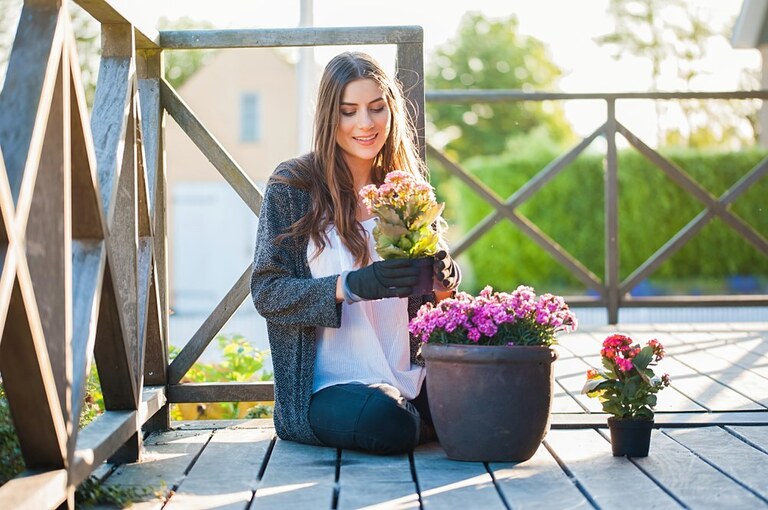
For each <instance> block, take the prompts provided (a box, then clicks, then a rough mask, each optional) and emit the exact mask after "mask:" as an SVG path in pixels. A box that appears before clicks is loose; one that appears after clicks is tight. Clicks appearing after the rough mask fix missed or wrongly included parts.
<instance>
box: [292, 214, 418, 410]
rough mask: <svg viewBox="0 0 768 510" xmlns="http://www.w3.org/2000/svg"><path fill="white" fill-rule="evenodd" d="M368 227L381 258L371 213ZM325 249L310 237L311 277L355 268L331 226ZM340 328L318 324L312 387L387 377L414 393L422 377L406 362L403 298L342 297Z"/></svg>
mask: <svg viewBox="0 0 768 510" xmlns="http://www.w3.org/2000/svg"><path fill="white" fill-rule="evenodd" d="M361 223H362V225H363V227H364V228H365V230H366V232H368V249H369V252H370V253H371V258H372V259H373V260H374V261H376V260H381V258H380V257H379V256H378V254H377V253H376V250H375V243H374V240H373V235H372V234H371V232H372V230H373V227H374V226H375V225H376V222H375V219H374V218H371V219H368V220H364V221H362V222H361ZM328 241H329V242H328V243H326V246H325V249H324V250H323V251H322V252H321V253H320V254H319V255H318V256H316V257H315V256H314V255H315V252H316V251H317V247H316V246H315V244H314V243H313V242H312V241H311V240H310V242H309V246H308V247H307V258H308V260H309V268H310V270H311V272H312V277H314V278H321V277H324V276H330V275H334V274H341V273H342V272H343V271H350V270H354V269H357V268H356V267H355V261H354V258H353V257H352V255H351V254H350V253H349V251H348V250H347V249H346V247H344V245H343V244H342V243H341V240H340V239H339V236H338V234H337V233H336V228H335V227H333V226H331V227H330V228H329V230H328ZM341 306H342V307H343V309H342V313H341V327H340V328H325V327H318V328H317V357H316V358H315V378H314V383H313V385H312V392H313V393H314V392H317V391H320V390H321V389H323V388H327V387H328V386H333V385H335V384H345V383H351V382H359V383H363V384H374V383H387V384H390V385H392V386H394V387H395V388H397V389H398V390H400V393H401V394H402V396H403V397H405V398H407V399H408V400H412V399H414V398H416V396H417V395H418V394H419V390H420V389H421V384H422V382H423V381H424V369H423V367H420V366H419V365H413V364H411V354H410V341H409V336H408V299H407V298H388V299H379V300H376V301H360V302H357V303H352V304H348V303H346V302H344V303H342V305H341Z"/></svg>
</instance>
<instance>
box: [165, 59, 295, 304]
mask: <svg viewBox="0 0 768 510" xmlns="http://www.w3.org/2000/svg"><path fill="white" fill-rule="evenodd" d="M296 76H297V75H296V66H295V65H294V64H293V63H290V62H288V60H287V58H286V56H285V55H284V54H282V53H279V52H278V51H275V50H274V49H271V48H257V49H224V50H219V51H218V52H217V53H216V54H215V55H213V56H212V57H211V59H210V60H208V62H207V63H206V65H205V66H204V67H203V68H201V69H200V70H198V72H197V73H195V74H194V75H193V76H192V77H190V79H189V80H188V81H187V82H185V83H184V85H183V86H181V87H180V89H179V91H178V92H179V95H180V96H181V98H182V99H183V100H184V102H185V103H186V104H187V105H188V106H189V108H190V109H191V110H192V111H193V112H194V113H195V115H196V116H197V117H198V118H199V119H200V121H201V122H202V123H203V124H204V125H205V126H206V128H207V129H208V130H209V131H210V132H211V133H212V134H213V136H214V137H215V138H216V139H217V140H218V141H219V142H220V143H221V144H222V146H223V147H224V149H225V150H226V151H227V152H228V153H229V154H230V155H232V157H233V158H234V160H235V161H236V162H237V163H238V164H239V165H240V167H241V168H242V169H243V170H244V171H245V172H246V173H247V174H248V175H249V176H250V178H251V180H252V181H253V182H254V183H255V184H256V185H257V186H258V187H259V189H261V190H262V191H263V185H264V184H265V183H266V181H267V179H268V178H269V175H270V174H271V173H272V171H273V170H274V169H275V167H276V166H277V165H278V164H279V163H280V162H281V161H284V160H286V159H289V158H292V157H295V156H297V155H298V147H299V143H298V121H297V119H298V114H297V106H296V105H297V100H296V91H297V83H296V79H297V78H296ZM244 93H257V94H258V95H259V97H260V124H261V129H260V133H261V136H260V139H259V140H258V141H255V142H242V141H241V139H240V121H241V119H240V116H241V112H240V108H241V97H242V94H244ZM165 128H166V130H165V149H166V171H167V185H168V249H169V253H168V260H169V266H170V267H169V269H170V270H169V279H170V282H169V283H170V287H171V307H172V308H173V306H174V289H175V288H176V286H175V282H174V279H175V273H177V272H178V271H174V267H173V265H174V262H175V261H177V258H176V254H175V252H174V250H175V249H176V243H175V240H176V237H177V235H178V232H176V231H175V230H177V229H178V225H179V223H177V221H176V218H175V213H174V197H175V196H178V190H179V189H181V188H185V187H186V188H187V189H188V188H190V187H192V188H194V189H201V188H203V189H204V187H205V185H204V183H206V182H210V183H211V184H212V186H211V188H214V187H216V186H219V189H220V186H221V183H225V182H226V181H225V180H224V179H223V178H222V177H221V175H220V174H219V173H218V171H217V170H216V169H215V168H214V167H213V165H211V163H210V162H209V161H208V160H207V159H206V157H205V156H204V155H203V154H202V153H201V152H200V150H199V149H198V148H197V147H196V146H195V145H194V143H193V142H192V141H191V140H190V139H189V138H188V137H187V135H186V134H185V133H184V132H183V131H182V130H181V128H180V127H179V126H178V125H177V124H176V122H175V121H174V120H173V118H172V117H170V115H168V116H166V124H165ZM194 183H196V184H194ZM190 185H191V186H190ZM201 185H202V186H201ZM237 200H239V199H237ZM239 205H240V204H234V205H233V207H234V206H239ZM180 210H181V209H180ZM181 223H182V225H183V228H185V229H188V228H190V225H187V224H186V223H188V222H187V221H186V220H185V221H183V222H181ZM208 230H209V231H210V228H209V229H208ZM249 234H250V233H243V235H249ZM185 235H186V236H187V238H188V236H189V235H190V234H189V233H185ZM200 241H201V242H200V244H199V249H200V250H206V251H218V250H223V249H227V246H221V244H224V243H221V242H220V241H221V240H220V239H219V240H217V241H216V242H215V244H216V245H217V246H212V245H211V243H210V242H209V241H208V240H206V239H202V238H201V240H200ZM227 244H228V243H227ZM237 249H238V250H240V251H242V250H243V248H242V247H238V248H237ZM211 263H215V261H214V259H210V260H209V261H208V262H204V263H203V264H207V265H209V266H210V264H211ZM242 270H243V268H236V269H232V271H231V272H232V273H234V274H236V275H238V276H239V274H240V273H241V272H242ZM184 274H185V275H186V274H187V273H186V272H185V273H184ZM185 278H186V276H185ZM225 278H229V273H227V275H226V277H225ZM216 281H218V280H216ZM233 283H234V280H232V281H228V282H225V283H224V286H226V288H229V286H230V285H231V284H233Z"/></svg>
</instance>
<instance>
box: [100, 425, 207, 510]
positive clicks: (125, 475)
mask: <svg viewBox="0 0 768 510" xmlns="http://www.w3.org/2000/svg"><path fill="white" fill-rule="evenodd" d="M210 435H211V432H210V431H176V430H171V431H168V432H159V433H154V434H151V435H150V436H149V437H147V439H146V440H145V441H144V450H143V453H142V460H141V462H135V463H130V464H123V465H121V466H118V467H117V469H115V471H114V472H113V473H112V474H111V475H110V476H109V477H108V478H107V479H106V480H105V481H104V482H103V484H104V485H105V486H119V487H132V488H137V489H145V488H151V489H152V490H153V491H156V493H157V494H156V495H155V496H153V497H148V498H146V499H144V500H142V501H138V502H136V503H134V504H133V505H132V506H131V510H159V509H160V508H162V506H163V504H164V503H165V499H166V498H167V497H168V494H169V492H170V491H171V490H173V489H174V488H175V487H177V486H178V485H179V484H180V483H181V481H182V480H183V479H184V476H185V473H186V470H187V468H188V467H189V465H190V464H191V463H192V461H193V460H194V458H195V457H196V456H197V455H198V453H199V452H200V450H201V449H202V448H203V447H204V446H205V443H206V442H207V441H208V439H209V437H210Z"/></svg>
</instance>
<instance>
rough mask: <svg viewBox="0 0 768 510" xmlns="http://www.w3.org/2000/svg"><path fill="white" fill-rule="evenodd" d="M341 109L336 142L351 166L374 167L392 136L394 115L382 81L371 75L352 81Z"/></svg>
mask: <svg viewBox="0 0 768 510" xmlns="http://www.w3.org/2000/svg"><path fill="white" fill-rule="evenodd" d="M339 110H340V111H339V125H338V126H337V128H336V143H337V144H338V145H339V147H340V148H341V150H342V151H343V154H344V160H345V161H346V163H347V165H349V166H350V168H351V169H353V168H363V169H367V170H370V168H371V166H372V165H373V160H374V158H375V157H376V155H377V154H378V153H379V151H381V149H382V147H384V142H385V141H386V140H387V137H388V136H389V128H390V114H389V107H388V106H387V100H386V99H385V98H384V93H383V92H382V90H381V88H379V85H378V83H376V82H375V81H374V80H371V79H368V78H363V79H359V80H355V81H352V82H349V83H348V84H347V86H346V87H345V88H344V92H343V93H342V96H341V105H340V106H339ZM366 166H367V168H366Z"/></svg>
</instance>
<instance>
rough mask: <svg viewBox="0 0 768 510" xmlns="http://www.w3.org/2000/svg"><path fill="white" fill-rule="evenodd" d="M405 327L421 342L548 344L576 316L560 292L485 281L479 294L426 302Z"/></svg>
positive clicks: (571, 324) (570, 327) (569, 326)
mask: <svg viewBox="0 0 768 510" xmlns="http://www.w3.org/2000/svg"><path fill="white" fill-rule="evenodd" d="M408 329H409V330H410V332H411V333H412V334H413V335H415V336H416V337H418V338H420V339H421V341H422V342H424V343H427V342H432V343H443V344H469V345H509V346H513V345H539V346H551V345H554V344H556V343H557V338H556V335H557V334H558V333H560V332H562V331H573V330H575V329H576V316H575V315H574V314H573V312H571V311H570V309H569V308H568V305H567V304H566V303H565V300H564V299H563V298H562V297H560V296H555V295H552V294H542V295H541V296H536V293H535V292H534V290H533V289H532V288H531V287H526V286H523V285H521V286H519V287H518V288H517V289H515V290H514V291H513V292H511V293H506V292H494V291H493V288H492V287H490V286H486V287H485V288H484V289H483V290H482V291H481V292H480V295H479V296H477V297H474V296H471V295H469V294H467V293H465V292H458V293H457V294H456V295H455V296H454V297H453V298H448V299H443V300H442V301H440V302H439V303H438V304H437V305H433V304H432V303H425V304H424V305H422V307H421V308H420V309H419V311H418V313H417V315H416V317H414V318H413V319H412V320H411V322H410V324H409V326H408Z"/></svg>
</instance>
